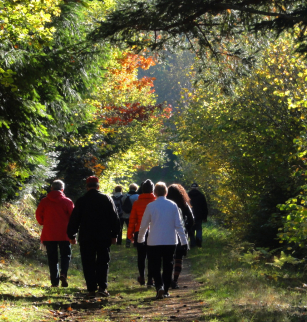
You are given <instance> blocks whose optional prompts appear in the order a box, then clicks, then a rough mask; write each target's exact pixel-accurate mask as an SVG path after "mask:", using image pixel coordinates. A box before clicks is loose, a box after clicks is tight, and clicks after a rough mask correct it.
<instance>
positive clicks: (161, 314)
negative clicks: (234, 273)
mask: <svg viewBox="0 0 307 322" xmlns="http://www.w3.org/2000/svg"><path fill="white" fill-rule="evenodd" d="M189 267H190V264H189V262H188V259H186V260H185V261H184V267H183V271H182V273H181V275H180V278H179V286H180V288H179V289H176V290H172V289H171V290H170V295H171V297H170V298H167V299H163V300H156V299H155V290H154V289H152V290H149V291H147V288H146V286H144V287H141V286H140V287H137V288H138V291H140V290H141V289H144V298H143V299H140V300H131V299H129V298H128V297H127V296H124V297H123V296H120V294H116V295H113V294H111V297H110V298H108V299H101V300H99V299H94V300H89V301H87V303H86V304H87V308H88V309H87V310H86V312H84V313H85V314H82V313H81V312H80V313H79V314H77V315H75V316H74V320H71V321H123V322H128V321H130V322H132V321H133V322H136V321H181V322H183V321H189V322H191V321H195V322H196V321H204V320H202V319H201V315H202V309H201V308H202V307H203V303H201V302H200V301H197V300H194V299H193V298H192V297H193V294H195V292H197V289H198V287H199V283H198V282H196V281H194V280H193V278H192V275H191V274H190V268H189ZM97 301H99V302H100V303H99V302H98V303H97ZM102 302H104V303H103V304H102ZM101 304H102V305H101ZM95 306H96V308H95ZM99 306H100V308H99V309H98V307H99ZM103 306H105V307H106V308H104V307H103ZM72 308H73V305H72Z"/></svg>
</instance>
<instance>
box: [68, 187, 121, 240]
mask: <svg viewBox="0 0 307 322" xmlns="http://www.w3.org/2000/svg"><path fill="white" fill-rule="evenodd" d="M78 230H79V237H78V240H79V242H82V241H85V240H106V241H108V242H111V238H117V235H118V234H119V231H120V222H119V218H118V214H117V209H116V207H115V204H114V202H113V200H112V198H111V197H109V196H107V195H105V194H103V193H101V192H100V191H98V190H96V189H91V190H89V191H87V192H86V193H85V194H84V195H83V196H82V197H80V198H79V199H78V200H77V202H76V204H75V208H74V210H73V211H72V214H71V217H70V220H69V223H68V227H67V235H68V237H69V239H73V238H75V237H76V234H77V232H78Z"/></svg>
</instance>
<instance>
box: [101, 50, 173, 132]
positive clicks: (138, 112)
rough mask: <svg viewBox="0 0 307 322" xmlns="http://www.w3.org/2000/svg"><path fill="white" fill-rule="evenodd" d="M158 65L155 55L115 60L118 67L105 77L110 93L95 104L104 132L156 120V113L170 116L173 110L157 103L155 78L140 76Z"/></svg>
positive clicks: (124, 56)
mask: <svg viewBox="0 0 307 322" xmlns="http://www.w3.org/2000/svg"><path fill="white" fill-rule="evenodd" d="M155 64H156V63H155V60H154V58H153V57H152V56H150V57H145V56H143V55H138V54H134V53H123V54H122V55H121V57H119V58H116V65H115V66H114V67H111V68H109V69H108V72H107V73H106V75H105V76H106V85H107V86H108V87H109V94H108V95H106V97H102V99H101V101H100V102H98V104H95V105H96V107H97V111H96V115H95V116H96V118H97V119H99V118H100V119H102V124H101V131H102V132H104V133H106V132H109V130H110V127H113V128H114V126H116V125H119V126H123V125H128V124H130V123H131V122H132V121H133V120H137V121H144V120H148V119H149V118H150V117H153V118H156V116H155V114H156V112H157V111H158V112H159V115H161V116H162V117H167V118H168V117H170V112H171V109H170V108H166V109H164V110H163V106H162V104H158V105H156V104H154V102H155V96H154V95H153V93H154V89H153V86H154V84H153V82H154V80H155V78H154V77H147V76H144V77H142V78H140V79H138V77H137V72H138V69H143V70H147V69H149V68H150V67H151V66H154V65H155ZM162 110H163V112H162Z"/></svg>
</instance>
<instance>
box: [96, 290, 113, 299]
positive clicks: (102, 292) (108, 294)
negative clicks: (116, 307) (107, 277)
mask: <svg viewBox="0 0 307 322" xmlns="http://www.w3.org/2000/svg"><path fill="white" fill-rule="evenodd" d="M97 295H98V296H101V297H109V296H110V293H109V292H108V291H107V290H98V292H97Z"/></svg>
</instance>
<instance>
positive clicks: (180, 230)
mask: <svg viewBox="0 0 307 322" xmlns="http://www.w3.org/2000/svg"><path fill="white" fill-rule="evenodd" d="M173 212H174V213H173V215H174V216H175V229H176V231H177V233H178V235H179V238H180V242H181V245H187V243H188V241H187V237H186V235H185V233H184V228H183V225H182V220H180V214H179V210H178V207H177V206H176V205H174V210H173Z"/></svg>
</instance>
